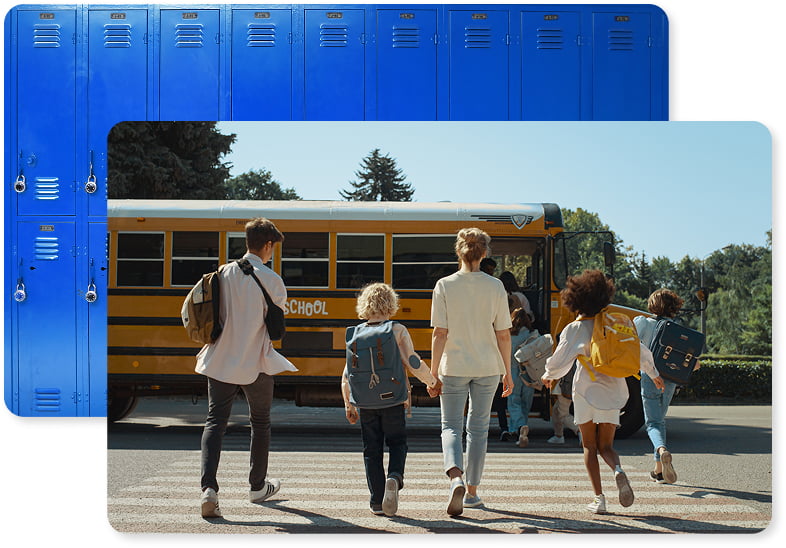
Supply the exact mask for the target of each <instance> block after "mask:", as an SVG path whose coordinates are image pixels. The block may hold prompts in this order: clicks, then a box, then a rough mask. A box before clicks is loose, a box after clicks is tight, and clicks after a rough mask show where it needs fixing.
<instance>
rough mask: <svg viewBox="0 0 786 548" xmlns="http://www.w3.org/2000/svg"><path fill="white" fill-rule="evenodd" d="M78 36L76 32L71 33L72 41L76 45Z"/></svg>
mask: <svg viewBox="0 0 786 548" xmlns="http://www.w3.org/2000/svg"><path fill="white" fill-rule="evenodd" d="M76 38H77V36H76V33H74V34H72V35H71V42H72V43H73V44H74V45H76Z"/></svg>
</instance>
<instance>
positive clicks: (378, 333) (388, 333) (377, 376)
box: [346, 320, 409, 409]
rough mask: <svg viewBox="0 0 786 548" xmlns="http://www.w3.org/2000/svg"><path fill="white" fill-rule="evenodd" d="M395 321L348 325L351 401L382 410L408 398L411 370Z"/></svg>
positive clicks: (358, 404) (353, 403)
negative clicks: (404, 361)
mask: <svg viewBox="0 0 786 548" xmlns="http://www.w3.org/2000/svg"><path fill="white" fill-rule="evenodd" d="M394 324H395V322H393V321H390V320H388V321H385V322H382V323H380V324H375V325H369V324H368V323H365V322H364V323H362V324H360V325H356V326H353V327H347V334H346V342H347V378H348V380H349V402H350V403H351V404H352V405H354V406H355V407H358V408H367V409H381V408H384V407H393V406H394V405H398V404H401V403H404V402H405V401H407V398H408V397H409V390H408V379H407V373H406V371H405V370H404V365H403V364H402V363H401V354H400V352H399V349H398V343H397V342H396V336H395V335H394V334H393V325H394Z"/></svg>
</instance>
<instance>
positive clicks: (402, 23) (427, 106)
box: [377, 9, 437, 120]
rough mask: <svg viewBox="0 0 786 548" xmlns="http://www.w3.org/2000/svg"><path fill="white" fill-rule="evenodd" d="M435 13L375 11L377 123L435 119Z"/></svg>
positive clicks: (424, 11) (422, 11) (433, 11)
mask: <svg viewBox="0 0 786 548" xmlns="http://www.w3.org/2000/svg"><path fill="white" fill-rule="evenodd" d="M436 34H437V13H436V11H435V10H419V9H415V10H411V9H407V10H400V9H399V10H389V9H381V10H377V120H436V119H437V44H436V39H435V38H436Z"/></svg>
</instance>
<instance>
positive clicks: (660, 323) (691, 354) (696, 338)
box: [650, 318, 704, 385]
mask: <svg viewBox="0 0 786 548" xmlns="http://www.w3.org/2000/svg"><path fill="white" fill-rule="evenodd" d="M703 348H704V334H703V333H700V332H699V331H695V330H693V329H690V328H688V327H685V326H683V325H680V324H679V323H677V322H675V321H674V320H673V319H669V318H658V319H657V323H656V324H655V335H654V336H653V337H652V342H651V343H650V350H652V357H653V358H654V360H655V368H656V369H657V370H658V373H660V376H661V377H663V378H664V379H666V380H669V381H671V382H673V383H676V384H680V385H686V384H688V382H689V381H690V376H691V374H692V373H693V368H694V367H696V360H698V358H699V356H701V351H702V349H703Z"/></svg>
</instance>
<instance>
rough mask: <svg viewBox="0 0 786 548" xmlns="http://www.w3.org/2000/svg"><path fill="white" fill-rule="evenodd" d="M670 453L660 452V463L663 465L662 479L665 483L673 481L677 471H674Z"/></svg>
mask: <svg viewBox="0 0 786 548" xmlns="http://www.w3.org/2000/svg"><path fill="white" fill-rule="evenodd" d="M671 459H672V457H671V453H669V452H668V451H663V453H661V454H660V463H661V464H662V465H663V481H665V482H666V483H674V482H676V481H677V472H675V471H674V465H672V463H671Z"/></svg>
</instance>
